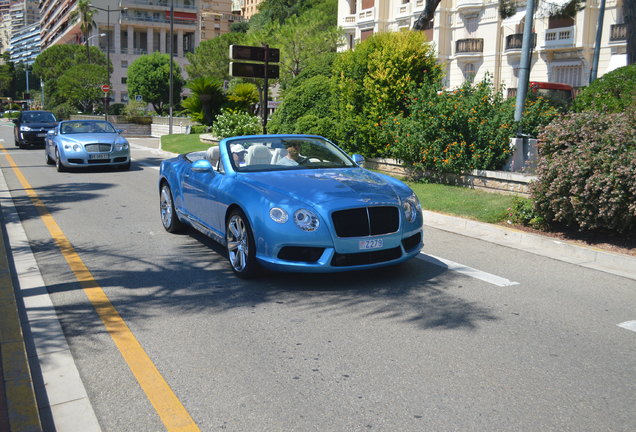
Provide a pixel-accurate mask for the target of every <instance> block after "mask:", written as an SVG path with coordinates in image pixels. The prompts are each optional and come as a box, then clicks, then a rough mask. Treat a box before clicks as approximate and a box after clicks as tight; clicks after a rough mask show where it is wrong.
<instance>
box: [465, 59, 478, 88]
mask: <svg viewBox="0 0 636 432" xmlns="http://www.w3.org/2000/svg"><path fill="white" fill-rule="evenodd" d="M462 73H463V74H464V80H466V81H468V82H471V83H472V82H473V81H474V80H475V73H476V71H475V65H474V64H473V63H466V64H465V65H464V66H463V67H462Z"/></svg>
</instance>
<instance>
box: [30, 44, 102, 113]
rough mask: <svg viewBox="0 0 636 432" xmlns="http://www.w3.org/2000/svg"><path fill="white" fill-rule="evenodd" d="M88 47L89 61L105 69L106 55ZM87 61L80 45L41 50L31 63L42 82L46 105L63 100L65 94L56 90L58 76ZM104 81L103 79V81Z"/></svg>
mask: <svg viewBox="0 0 636 432" xmlns="http://www.w3.org/2000/svg"><path fill="white" fill-rule="evenodd" d="M89 48H90V57H91V63H92V64H95V65H99V66H100V67H102V68H103V69H104V71H106V56H105V55H104V53H102V52H101V51H100V50H99V49H98V48H97V47H89ZM87 63H88V54H87V52H86V51H85V50H84V47H82V46H80V45H54V46H52V47H50V48H47V49H46V50H44V51H42V52H41V53H40V54H39V55H38V56H37V57H36V58H35V62H34V63H33V73H34V75H36V76H38V77H39V78H40V79H41V80H42V81H43V82H44V94H45V100H46V104H47V106H51V107H54V106H56V105H58V104H62V103H64V102H65V95H64V94H63V93H60V92H59V90H58V78H59V77H60V76H62V75H63V74H64V72H66V71H67V70H69V69H71V68H72V67H73V66H76V65H79V64H87ZM104 82H105V81H104Z"/></svg>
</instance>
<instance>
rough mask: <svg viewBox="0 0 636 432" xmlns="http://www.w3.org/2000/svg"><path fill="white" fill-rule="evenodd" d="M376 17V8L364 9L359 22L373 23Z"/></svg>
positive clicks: (360, 13)
mask: <svg viewBox="0 0 636 432" xmlns="http://www.w3.org/2000/svg"><path fill="white" fill-rule="evenodd" d="M374 17H375V7H372V8H369V9H364V10H361V11H360V12H358V22H363V21H373V19H374Z"/></svg>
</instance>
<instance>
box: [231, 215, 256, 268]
mask: <svg viewBox="0 0 636 432" xmlns="http://www.w3.org/2000/svg"><path fill="white" fill-rule="evenodd" d="M225 239H226V242H227V258H228V261H229V262H230V266H231V267H232V271H233V272H234V274H235V275H237V276H238V277H240V278H242V279H249V278H252V277H254V276H256V275H257V274H258V273H259V270H260V269H259V265H258V263H257V262H256V246H255V243H254V235H253V234H252V229H251V228H250V225H249V222H248V221H247V217H245V213H243V212H242V211H241V210H240V209H235V210H233V211H232V212H231V213H230V216H229V217H228V218H227V222H226V224H225Z"/></svg>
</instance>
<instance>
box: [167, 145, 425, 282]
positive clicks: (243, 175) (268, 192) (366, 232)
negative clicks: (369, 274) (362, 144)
mask: <svg viewBox="0 0 636 432" xmlns="http://www.w3.org/2000/svg"><path fill="white" fill-rule="evenodd" d="M363 161H364V158H363V157H362V156H360V155H354V156H353V159H352V158H350V157H349V156H348V155H347V154H346V153H345V152H344V151H343V150H341V149H340V148H339V147H337V146H336V145H335V144H333V143H331V142H330V141H328V140H327V139H325V138H323V137H320V136H310V135H262V136H242V137H233V138H226V139H224V140H222V141H221V142H220V143H219V145H218V146H212V147H210V148H209V149H208V150H207V151H198V152H191V153H186V154H182V155H179V156H178V157H175V158H172V159H167V160H164V161H163V162H162V163H161V167H160V174H159V201H160V215H161V221H162V224H163V226H164V228H165V229H166V230H167V231H168V232H177V231H180V230H182V229H183V228H184V227H186V226H191V227H194V228H195V229H197V230H199V231H201V232H202V233H204V234H206V235H208V236H209V237H211V238H212V239H214V240H216V241H217V242H219V243H220V244H222V245H224V246H225V247H226V248H227V255H228V260H229V262H230V265H231V268H232V270H233V272H234V273H235V274H236V275H237V276H239V277H243V278H248V277H252V276H254V275H256V274H258V270H259V268H260V267H265V268H268V269H272V270H277V271H292V272H338V271H346V270H361V269H369V268H374V267H380V266H388V265H393V264H397V263H401V262H404V261H406V260H409V259H411V258H413V257H415V256H416V255H417V254H418V253H419V252H420V249H421V248H422V245H423V243H422V241H423V235H422V211H421V206H420V203H419V200H418V198H417V196H416V195H415V193H413V191H412V190H411V189H410V188H409V187H408V186H407V185H405V184H404V183H402V182H401V181H399V180H396V179H394V178H392V177H389V176H387V175H383V174H378V173H374V172H371V171H368V170H366V169H364V168H362V167H361V165H362V163H363Z"/></svg>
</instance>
